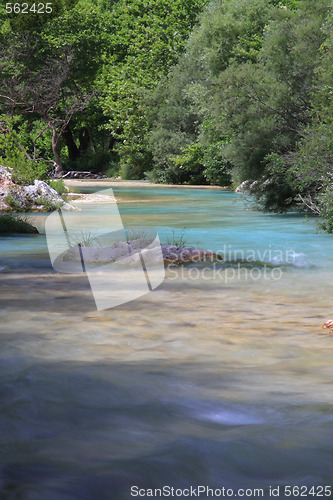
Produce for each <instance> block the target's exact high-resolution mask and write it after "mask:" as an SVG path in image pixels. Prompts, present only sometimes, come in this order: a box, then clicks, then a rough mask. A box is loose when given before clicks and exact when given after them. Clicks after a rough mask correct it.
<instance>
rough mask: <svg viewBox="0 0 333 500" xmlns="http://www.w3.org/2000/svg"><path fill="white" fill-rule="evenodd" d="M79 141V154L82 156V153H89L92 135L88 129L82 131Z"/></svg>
mask: <svg viewBox="0 0 333 500" xmlns="http://www.w3.org/2000/svg"><path fill="white" fill-rule="evenodd" d="M79 141H80V147H79V154H80V155H81V153H82V152H84V151H87V149H88V145H89V141H90V135H89V131H88V129H87V127H84V128H81V129H80V132H79Z"/></svg>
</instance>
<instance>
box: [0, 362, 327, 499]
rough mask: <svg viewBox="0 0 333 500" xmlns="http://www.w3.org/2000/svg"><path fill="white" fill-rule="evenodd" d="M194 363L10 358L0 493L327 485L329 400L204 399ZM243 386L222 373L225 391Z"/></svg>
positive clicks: (86, 494) (118, 495) (48, 495)
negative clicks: (312, 405)
mask: <svg viewBox="0 0 333 500" xmlns="http://www.w3.org/2000/svg"><path fill="white" fill-rule="evenodd" d="M201 370H202V367H201V366H200V365H199V364H197V365H192V366H185V367H184V366H179V365H177V364H174V365H173V366H172V368H170V366H167V364H164V363H158V364H157V363H156V364H152V363H150V364H149V365H148V364H138V363H132V364H122V363H118V364H117V363H112V364H106V363H74V362H71V363H49V364H47V363H40V362H36V361H35V360H33V359H29V358H16V359H7V360H6V362H5V363H4V369H3V371H2V375H1V387H2V389H1V396H0V401H1V434H0V437H1V453H0V457H1V458H0V464H1V474H0V484H1V494H0V498H1V499H24V500H25V499H29V500H30V499H34V500H35V499H36V500H37V499H38V500H40V499H43V500H53V499H54V500H56V499H57V500H60V499H61V500H63V499H80V500H93V499H96V498H98V499H99V500H104V499H105V500H106V499H113V498H114V499H117V500H118V499H126V498H130V487H131V485H138V486H139V487H141V488H161V487H163V485H170V486H173V487H175V488H176V487H177V488H185V487H188V486H189V485H193V486H196V485H198V484H207V485H209V486H210V487H215V488H218V487H222V486H225V487H229V488H240V487H248V488H251V487H252V488H255V487H261V488H267V489H268V487H269V485H278V484H280V485H281V484H286V483H287V484H293V485H294V484H302V485H313V484H330V479H331V477H332V475H331V461H330V458H331V456H332V446H333V432H332V430H333V419H332V416H331V408H329V407H323V406H321V407H318V408H308V406H307V403H306V402H303V403H300V402H298V404H297V405H294V404H293V403H292V402H291V401H289V402H287V401H284V402H283V401H281V398H279V399H278V398H277V399H276V401H274V400H273V401H271V403H270V404H269V405H267V403H265V402H259V401H258V402H257V404H252V405H248V404H245V403H243V404H235V403H232V402H230V401H229V402H228V401H223V400H221V401H220V402H216V401H212V400H210V399H209V398H206V399H203V398H202V394H201V391H199V392H200V395H199V394H198V393H197V392H196V388H195V384H193V385H192V386H191V384H192V382H193V380H192V377H193V375H194V374H195V373H196V372H200V371H201ZM14 372H15V374H16V375H15V377H13V373H14ZM129 381H131V383H129ZM238 382H239V381H236V380H232V378H230V377H229V378H228V375H227V374H226V381H225V383H226V385H228V387H229V389H231V390H232V389H233V384H235V385H234V389H235V390H237V383H238ZM182 385H185V386H186V387H187V390H186V391H184V390H182V389H180V390H179V391H178V390H177V387H181V386H182Z"/></svg>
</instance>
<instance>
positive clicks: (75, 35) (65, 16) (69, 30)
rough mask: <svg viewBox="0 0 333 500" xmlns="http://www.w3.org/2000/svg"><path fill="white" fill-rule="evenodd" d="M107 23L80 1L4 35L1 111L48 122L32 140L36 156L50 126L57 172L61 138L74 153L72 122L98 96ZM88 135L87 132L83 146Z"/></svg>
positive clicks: (0, 60) (59, 170)
mask: <svg viewBox="0 0 333 500" xmlns="http://www.w3.org/2000/svg"><path fill="white" fill-rule="evenodd" d="M103 23H104V18H103V17H102V16H100V15H99V12H98V11H97V10H94V9H93V8H91V7H89V6H85V5H77V6H76V7H75V8H73V9H71V11H65V10H63V11H61V15H58V16H57V17H55V18H54V19H51V20H50V21H48V22H45V23H44V24H42V25H41V26H40V25H38V24H37V26H36V27H34V28H32V27H30V26H29V27H28V28H26V26H25V25H24V26H23V27H22V26H21V25H20V26H19V27H18V28H15V30H13V29H12V30H7V31H6V30H3V32H2V33H1V36H0V42H1V44H2V54H1V56H0V74H1V77H0V109H1V112H2V113H6V114H7V115H10V116H21V118H22V120H24V121H27V122H29V124H30V126H31V128H33V123H34V122H36V121H40V120H42V121H43V122H44V127H43V129H42V130H40V131H39V132H38V133H37V135H36V137H35V138H34V140H33V144H32V145H31V147H32V148H33V150H34V151H33V157H34V159H35V160H37V158H36V142H37V141H38V140H39V139H40V137H41V136H42V135H43V134H45V133H47V131H51V144H52V151H53V155H54V159H55V163H56V173H57V174H58V175H60V174H61V173H62V171H63V166H62V160H61V155H60V145H61V142H62V141H63V140H65V141H66V143H67V146H68V149H69V151H71V153H73V150H75V147H74V144H75V143H74V141H73V137H72V136H71V129H70V123H71V122H72V120H73V118H74V117H77V116H78V115H79V114H80V113H81V114H82V113H83V112H84V111H85V110H86V109H87V106H88V104H89V102H90V101H91V100H92V99H93V98H94V96H95V89H94V81H95V78H96V76H97V74H98V72H99V71H100V69H101V66H102V58H103V55H104V52H105V51H106V46H107V33H106V30H105V23H104V24H103ZM84 140H86V137H84V133H83V134H81V143H80V145H81V149H82V145H83V144H84ZM71 147H72V149H71Z"/></svg>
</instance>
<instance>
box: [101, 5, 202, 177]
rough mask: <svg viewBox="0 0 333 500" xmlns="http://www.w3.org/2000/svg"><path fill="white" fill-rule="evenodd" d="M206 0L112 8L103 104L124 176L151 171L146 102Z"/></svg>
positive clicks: (175, 59)
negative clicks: (109, 52) (111, 33)
mask: <svg viewBox="0 0 333 500" xmlns="http://www.w3.org/2000/svg"><path fill="white" fill-rule="evenodd" d="M205 1H206V0H186V1H184V0H171V1H170V0H123V1H121V2H119V3H118V4H116V5H115V7H114V10H113V12H112V17H111V25H110V29H111V31H112V32H113V33H114V36H113V38H112V40H111V45H110V51H111V56H110V57H109V59H108V60H107V63H106V65H105V68H104V74H103V78H102V79H101V89H102V99H101V103H102V106H103V109H104V113H105V115H106V116H108V117H109V124H108V127H109V130H110V131H111V133H112V135H113V137H114V138H115V139H116V140H117V149H118V152H119V155H120V159H121V165H122V168H123V174H125V175H130V176H131V177H132V178H133V177H134V178H141V177H142V176H143V175H144V172H145V171H146V170H149V169H150V168H151V166H152V155H151V152H150V147H149V145H148V143H147V131H148V126H149V124H148V121H147V116H146V106H145V104H144V101H145V98H147V95H149V92H150V91H151V90H153V89H154V88H155V87H156V85H157V84H158V82H159V81H160V80H161V79H162V78H163V77H165V76H166V75H167V72H168V70H169V68H170V66H171V65H173V64H175V63H176V61H177V59H178V56H179V54H180V53H181V52H182V51H183V50H184V47H185V40H186V38H187V37H188V35H189V33H190V30H191V29H192V28H193V25H194V23H195V21H196V18H197V16H198V13H199V12H200V10H201V9H202V6H203V5H204V3H205ZM148 99H149V98H148Z"/></svg>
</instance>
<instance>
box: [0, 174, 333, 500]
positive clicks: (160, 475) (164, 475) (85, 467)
mask: <svg viewBox="0 0 333 500" xmlns="http://www.w3.org/2000/svg"><path fill="white" fill-rule="evenodd" d="M82 185H83V186H84V188H83V190H84V191H85V192H88V191H89V190H90V191H91V190H93V189H98V187H94V188H93V187H90V188H89V184H82ZM103 186H105V187H108V186H109V184H107V183H104V184H103ZM112 186H113V188H114V192H115V195H116V197H117V198H118V199H119V204H118V206H119V210H120V213H121V216H122V220H123V222H124V224H125V226H126V227H136V226H147V227H148V226H149V227H154V228H156V229H157V231H158V233H159V235H160V238H161V240H162V242H163V241H166V240H168V239H170V238H172V237H174V238H179V237H182V238H183V239H185V240H186V244H187V246H189V245H193V246H199V247H202V248H206V249H210V250H214V251H219V252H221V253H222V252H223V253H224V255H225V257H226V260H227V261H228V262H224V263H221V264H219V265H218V266H215V267H214V268H213V267H212V265H211V264H208V263H204V264H202V265H199V264H191V265H188V266H184V267H182V268H177V269H175V268H172V269H170V270H168V271H167V276H166V279H165V280H164V282H163V283H162V284H161V285H160V286H159V287H158V288H157V289H156V290H154V291H152V292H151V293H148V294H146V295H144V296H143V297H141V298H139V299H137V300H135V301H132V302H129V303H126V304H123V305H121V306H118V307H114V308H111V309H106V310H103V311H100V312H98V311H97V310H96V307H95V304H94V301H93V297H92V293H91V290H90V287H89V283H88V280H87V278H86V276H85V275H82V274H81V275H79V274H67V275H62V274H60V273H57V272H55V271H54V270H53V269H52V267H51V264H50V261H49V258H48V251H47V245H46V239H45V235H44V234H40V235H27V236H16V235H13V236H2V237H1V239H0V284H1V309H0V335H1V336H0V338H1V350H0V360H1V372H0V377H1V385H0V391H1V410H0V428H1V432H0V440H1V443H0V444H1V446H0V499H4V500H7V499H8V500H12V499H13V500H95V499H96V500H109V499H115V500H127V499H130V498H134V497H135V495H136V493H138V492H139V489H141V490H142V491H141V493H147V492H148V496H149V489H155V488H157V489H159V488H163V486H167V487H170V488H171V487H173V488H175V490H174V491H175V492H176V491H177V495H178V497H179V496H181V497H184V498H185V497H186V494H187V493H188V492H190V490H189V491H187V489H188V488H190V487H191V486H192V487H193V488H196V487H198V486H199V485H201V486H205V487H206V486H207V487H210V488H212V489H216V490H217V493H219V491H220V493H221V492H223V491H222V488H223V487H224V488H226V489H228V491H229V495H228V496H230V495H231V493H232V491H231V490H233V491H234V493H235V495H236V494H237V492H238V493H239V491H238V490H240V489H242V490H243V489H244V490H246V489H248V492H247V493H248V494H247V496H251V495H250V493H251V492H252V496H255V495H254V491H255V489H259V488H261V489H262V490H263V492H264V496H262V498H271V497H272V494H270V491H272V488H273V491H274V488H275V489H276V488H278V487H279V488H280V491H279V493H280V496H281V497H284V492H287V493H288V491H289V490H288V487H289V486H291V487H295V486H298V487H300V488H301V487H303V490H300V491H303V493H305V492H306V494H307V495H308V498H310V497H311V496H312V498H313V497H314V496H318V497H320V496H325V493H324V490H321V489H320V487H325V486H330V485H332V477H333V472H332V470H333V465H332V459H333V451H332V450H333V404H332V398H333V391H332V389H333V362H332V358H333V335H329V333H328V330H323V329H322V328H321V326H322V323H323V322H324V321H325V320H327V319H331V318H333V304H332V300H333V299H332V287H333V285H332V272H333V252H332V249H333V239H332V236H330V235H327V234H324V233H317V231H316V221H315V220H314V219H310V220H308V221H306V219H305V217H304V216H302V215H300V214H297V213H290V214H286V215H267V214H263V213H261V212H258V211H253V210H251V209H250V208H249V205H247V204H245V203H244V201H243V199H242V197H241V196H240V195H238V194H235V193H232V192H228V191H224V190H219V189H209V188H202V189H194V188H193V189H192V188H182V187H163V186H160V187H154V186H149V185H145V184H143V183H137V184H135V183H134V184H133V185H126V184H124V185H123V184H121V183H118V184H112ZM103 210H105V208H104V207H100V211H101V217H102V216H103V213H104V212H103ZM31 218H32V220H33V221H34V222H35V224H36V225H37V226H38V227H39V229H40V230H41V232H42V231H43V224H44V221H45V214H31ZM244 258H246V259H247V260H248V261H250V262H244V261H243V260H242V259H244ZM256 261H260V262H256ZM312 486H313V487H314V488H315V489H313V490H311V487H312ZM131 487H133V488H132V496H131ZM286 487H287V490H284V488H286ZM177 488H178V490H176V489H177ZM165 491H167V490H165ZM169 491H171V490H169ZM225 491H226V490H225ZM275 491H277V490H275ZM300 491H299V492H298V490H297V489H296V490H294V492H293V493H292V495H291V496H290V497H289V498H294V497H295V498H296V497H298V496H299V495H298V493H300ZM311 491H312V493H313V492H314V493H315V495H313V494H311V493H310V492H311ZM328 491H329V490H326V496H329V495H328ZM157 493H158V492H157ZM196 493H198V491H196ZM321 493H322V495H321ZM150 496H151V495H150ZM220 496H221V495H220ZM238 496H240V493H239V494H238ZM285 496H287V494H286V495H285ZM303 496H306V495H303ZM139 497H141V496H139V494H138V495H137V498H139ZM200 498H211V496H210V495H209V491H208V492H207V490H205V492H202V493H201V494H200Z"/></svg>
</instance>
